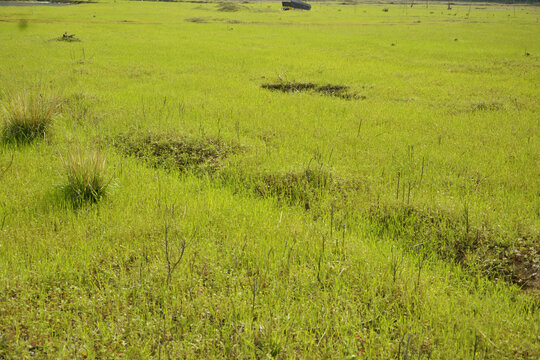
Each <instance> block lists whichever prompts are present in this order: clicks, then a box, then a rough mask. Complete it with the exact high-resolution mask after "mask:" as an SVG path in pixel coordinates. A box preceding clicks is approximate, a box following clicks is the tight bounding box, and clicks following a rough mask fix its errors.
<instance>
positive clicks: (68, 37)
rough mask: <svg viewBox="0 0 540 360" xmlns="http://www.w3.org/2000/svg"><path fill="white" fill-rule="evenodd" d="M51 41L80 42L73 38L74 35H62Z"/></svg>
mask: <svg viewBox="0 0 540 360" xmlns="http://www.w3.org/2000/svg"><path fill="white" fill-rule="evenodd" d="M51 41H64V42H80V41H81V39H79V38H77V37H75V34H68V33H64V34H63V35H62V36H60V37H58V38H56V39H51Z"/></svg>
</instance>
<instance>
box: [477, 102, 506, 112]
mask: <svg viewBox="0 0 540 360" xmlns="http://www.w3.org/2000/svg"><path fill="white" fill-rule="evenodd" d="M503 109H504V105H503V104H501V103H499V102H480V103H477V104H474V105H472V106H471V111H473V112H475V111H498V110H503Z"/></svg>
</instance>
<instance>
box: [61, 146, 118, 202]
mask: <svg viewBox="0 0 540 360" xmlns="http://www.w3.org/2000/svg"><path fill="white" fill-rule="evenodd" d="M62 162H63V164H64V167H65V172H66V178H67V181H66V184H65V185H64V187H63V189H64V191H65V194H66V196H67V197H68V198H69V200H72V201H74V202H75V203H77V204H81V203H84V202H87V201H88V202H97V201H99V200H101V199H102V198H103V197H104V196H105V194H106V192H107V188H108V187H109V185H110V182H111V179H108V178H107V174H106V172H107V160H106V158H105V157H104V156H103V154H101V152H100V151H96V150H85V149H81V148H80V147H78V148H75V149H74V150H72V151H70V152H69V153H68V155H67V156H66V157H65V158H64V159H63V161H62Z"/></svg>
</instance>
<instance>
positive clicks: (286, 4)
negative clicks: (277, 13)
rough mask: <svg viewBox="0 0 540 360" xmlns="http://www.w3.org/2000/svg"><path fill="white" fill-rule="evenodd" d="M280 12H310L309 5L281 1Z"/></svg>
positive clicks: (296, 0) (295, 0)
mask: <svg viewBox="0 0 540 360" xmlns="http://www.w3.org/2000/svg"><path fill="white" fill-rule="evenodd" d="M281 6H282V8H281V10H284V11H285V10H311V5H310V4H306V3H305V2H302V1H300V0H290V1H283V2H282V3H281Z"/></svg>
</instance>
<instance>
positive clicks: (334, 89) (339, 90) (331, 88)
mask: <svg viewBox="0 0 540 360" xmlns="http://www.w3.org/2000/svg"><path fill="white" fill-rule="evenodd" d="M261 87H262V88H263V89H268V90H274V91H281V92H285V93H295V92H302V91H308V92H316V93H319V94H321V95H325V96H333V97H338V98H341V99H346V100H352V99H365V96H358V95H357V94H355V93H352V92H350V91H349V87H348V86H346V85H332V84H327V85H317V84H314V83H310V82H307V83H301V82H280V83H276V84H262V85H261Z"/></svg>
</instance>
